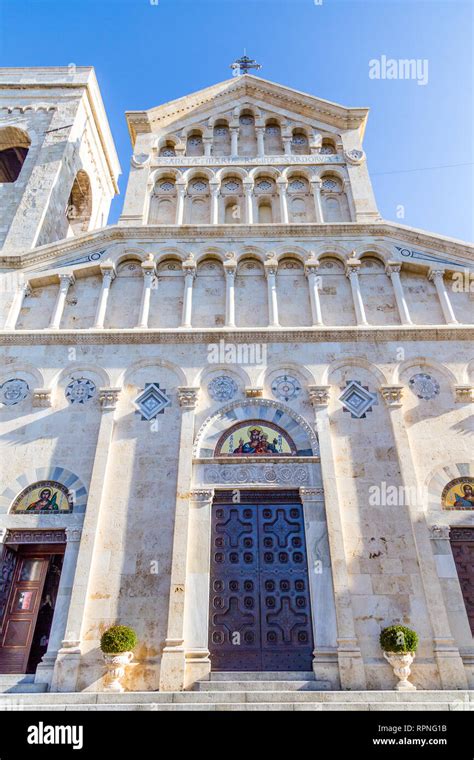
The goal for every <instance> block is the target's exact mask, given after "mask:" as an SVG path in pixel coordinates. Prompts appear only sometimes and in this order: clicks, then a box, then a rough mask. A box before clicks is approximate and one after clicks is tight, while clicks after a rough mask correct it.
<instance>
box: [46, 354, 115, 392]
mask: <svg viewBox="0 0 474 760" xmlns="http://www.w3.org/2000/svg"><path fill="white" fill-rule="evenodd" d="M79 372H93V373H94V374H95V375H97V376H98V377H99V378H100V383H101V385H102V386H103V387H105V388H108V387H110V385H111V381H110V375H109V373H108V372H107V370H105V369H104V368H103V367H99V366H98V365H97V364H91V363H88V362H79V361H77V362H71V363H70V364H68V366H67V367H63V369H62V370H60V371H59V372H57V373H56V374H55V375H54V377H53V378H52V380H51V382H50V384H49V387H50V388H51V390H52V391H54V390H55V389H56V388H58V387H59V385H60V384H61V382H62V381H63V380H64V379H66V378H67V377H68V376H69V375H73V374H74V375H76V374H78V373H79Z"/></svg>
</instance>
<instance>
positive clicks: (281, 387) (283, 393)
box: [272, 375, 301, 401]
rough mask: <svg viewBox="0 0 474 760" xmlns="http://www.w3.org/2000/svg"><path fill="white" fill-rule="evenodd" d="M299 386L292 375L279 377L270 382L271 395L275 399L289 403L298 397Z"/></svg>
mask: <svg viewBox="0 0 474 760" xmlns="http://www.w3.org/2000/svg"><path fill="white" fill-rule="evenodd" d="M300 392H301V385H300V384H299V382H298V380H297V379H296V377H293V376H292V375H279V376H278V377H276V378H275V379H274V381H273V382H272V393H273V395H274V396H275V398H279V399H281V400H282V401H290V400H291V399H294V398H296V397H297V396H299V394H300Z"/></svg>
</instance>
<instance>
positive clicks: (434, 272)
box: [428, 267, 446, 280]
mask: <svg viewBox="0 0 474 760" xmlns="http://www.w3.org/2000/svg"><path fill="white" fill-rule="evenodd" d="M445 271H446V270H445V269H442V268H441V267H437V268H434V267H430V269H429V270H428V279H429V280H442V279H443V277H444V274H445Z"/></svg>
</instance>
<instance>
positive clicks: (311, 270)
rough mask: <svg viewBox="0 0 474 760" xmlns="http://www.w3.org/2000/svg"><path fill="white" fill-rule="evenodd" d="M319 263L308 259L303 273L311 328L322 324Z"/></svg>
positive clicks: (313, 259)
mask: <svg viewBox="0 0 474 760" xmlns="http://www.w3.org/2000/svg"><path fill="white" fill-rule="evenodd" d="M318 269H319V261H318V260H317V259H315V258H312V257H311V258H309V259H307V260H306V262H305V265H304V271H305V274H306V277H307V279H308V288H309V300H310V303H311V317H312V323H313V327H316V326H318V325H322V324H323V316H322V312H321V300H320V298H319V275H318Z"/></svg>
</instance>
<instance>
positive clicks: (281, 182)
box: [276, 177, 288, 193]
mask: <svg viewBox="0 0 474 760" xmlns="http://www.w3.org/2000/svg"><path fill="white" fill-rule="evenodd" d="M276 185H277V188H278V191H279V192H280V193H286V189H287V187H288V180H287V179H286V177H278V179H277V181H276Z"/></svg>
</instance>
